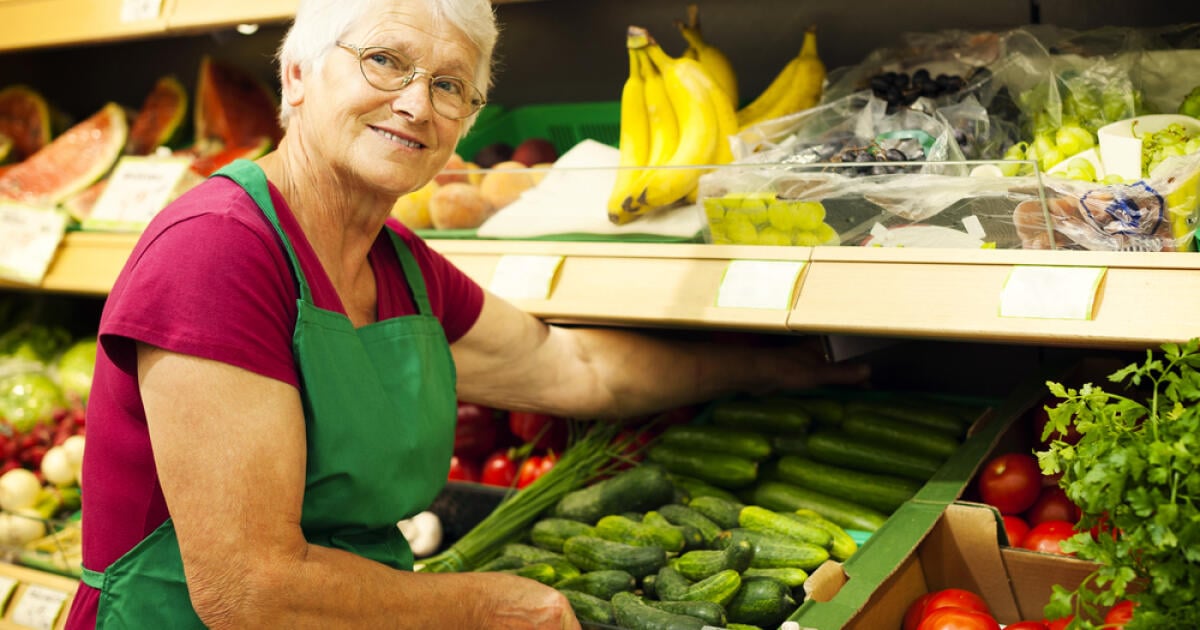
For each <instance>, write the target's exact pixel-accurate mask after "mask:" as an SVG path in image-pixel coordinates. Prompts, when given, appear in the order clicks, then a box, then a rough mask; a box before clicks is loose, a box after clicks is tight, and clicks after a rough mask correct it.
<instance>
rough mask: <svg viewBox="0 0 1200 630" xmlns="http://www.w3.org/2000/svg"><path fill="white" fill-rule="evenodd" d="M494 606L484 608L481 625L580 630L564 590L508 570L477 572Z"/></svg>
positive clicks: (539, 629)
mask: <svg viewBox="0 0 1200 630" xmlns="http://www.w3.org/2000/svg"><path fill="white" fill-rule="evenodd" d="M474 575H475V576H476V577H477V578H478V579H479V581H480V582H481V584H480V587H481V589H482V590H483V591H484V592H485V593H486V597H487V601H489V602H491V605H490V606H484V607H481V611H482V612H483V615H484V619H481V620H480V621H481V627H486V628H520V629H525V628H528V629H530V630H579V627H580V626H579V621H578V620H577V619H575V613H574V612H573V611H572V610H571V605H570V604H569V603H568V602H567V598H566V597H563V595H562V593H559V592H558V591H556V590H554V589H553V588H550V587H549V586H546V585H544V584H541V583H538V582H536V581H534V580H530V579H528V578H523V577H519V576H516V575H509V574H506V573H476V574H474Z"/></svg>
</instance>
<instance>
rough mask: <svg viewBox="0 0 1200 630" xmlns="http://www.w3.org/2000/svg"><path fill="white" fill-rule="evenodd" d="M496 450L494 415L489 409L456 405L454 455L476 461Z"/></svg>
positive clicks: (467, 404) (466, 404)
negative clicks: (456, 418)
mask: <svg viewBox="0 0 1200 630" xmlns="http://www.w3.org/2000/svg"><path fill="white" fill-rule="evenodd" d="M495 448H496V414H495V412H494V411H493V410H492V409H491V407H484V406H483V405H476V404H474V403H464V402H460V403H458V420H457V423H456V424H455V425H454V454H455V455H459V456H461V457H466V458H469V459H478V458H481V457H484V456H486V455H487V454H488V453H491V452H492V451H493V450H495Z"/></svg>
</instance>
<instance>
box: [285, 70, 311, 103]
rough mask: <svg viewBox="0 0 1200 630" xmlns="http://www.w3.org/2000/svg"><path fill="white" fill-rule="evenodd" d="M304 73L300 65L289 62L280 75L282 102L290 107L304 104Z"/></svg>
mask: <svg viewBox="0 0 1200 630" xmlns="http://www.w3.org/2000/svg"><path fill="white" fill-rule="evenodd" d="M305 78H307V77H306V76H305V71H304V70H303V69H302V68H301V67H300V64H298V63H295V62H289V63H288V65H287V67H286V68H284V71H283V72H282V73H280V84H281V85H280V88H281V90H280V91H281V92H282V94H283V101H284V102H285V103H287V104H288V105H291V106H292V107H295V106H297V105H299V104H300V103H303V102H304V79H305Z"/></svg>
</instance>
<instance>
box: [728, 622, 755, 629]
mask: <svg viewBox="0 0 1200 630" xmlns="http://www.w3.org/2000/svg"><path fill="white" fill-rule="evenodd" d="M725 630H763V628H761V627H759V626H756V625H754V624H752V623H734V622H729V623H727V624H725Z"/></svg>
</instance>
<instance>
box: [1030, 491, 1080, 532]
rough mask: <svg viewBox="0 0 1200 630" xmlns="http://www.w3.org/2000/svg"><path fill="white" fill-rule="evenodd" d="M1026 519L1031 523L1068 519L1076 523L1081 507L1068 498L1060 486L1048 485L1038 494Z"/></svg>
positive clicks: (1069, 521)
mask: <svg viewBox="0 0 1200 630" xmlns="http://www.w3.org/2000/svg"><path fill="white" fill-rule="evenodd" d="M1025 520H1026V521H1027V522H1028V523H1029V524H1030V525H1037V524H1038V523H1044V522H1046V521H1067V522H1068V523H1075V522H1078V521H1079V507H1078V506H1076V505H1075V504H1074V503H1072V502H1071V500H1070V499H1068V498H1067V493H1066V492H1065V491H1064V490H1063V489H1062V488H1060V487H1058V486H1048V487H1046V488H1042V493H1041V494H1039V495H1038V498H1037V501H1034V502H1033V505H1032V506H1031V507H1030V508H1029V509H1028V510H1026V512H1025Z"/></svg>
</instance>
